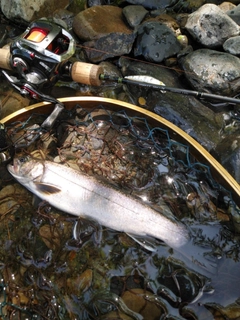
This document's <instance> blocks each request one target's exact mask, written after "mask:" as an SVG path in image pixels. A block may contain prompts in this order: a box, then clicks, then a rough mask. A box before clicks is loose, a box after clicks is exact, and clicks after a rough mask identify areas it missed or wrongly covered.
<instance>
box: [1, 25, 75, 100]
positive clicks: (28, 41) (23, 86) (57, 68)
mask: <svg viewBox="0 0 240 320" xmlns="http://www.w3.org/2000/svg"><path fill="white" fill-rule="evenodd" d="M74 53H75V40H74V38H73V37H72V35H71V34H70V33H69V32H68V31H66V30H65V29H63V28H62V27H61V26H59V25H56V24H54V23H51V22H49V21H47V20H38V21H35V22H33V23H31V24H30V25H29V27H28V28H27V29H26V31H25V32H24V33H23V34H22V35H21V36H20V37H19V38H17V39H16V40H15V41H13V42H12V43H11V45H10V61H9V64H10V68H11V69H12V70H13V71H14V72H15V73H16V77H14V76H12V75H10V74H9V73H7V72H6V71H3V74H4V75H5V76H6V78H7V79H8V80H9V81H10V83H11V84H12V85H13V86H14V87H15V88H16V89H17V90H18V91H20V93H21V94H30V96H31V97H32V98H41V93H40V91H39V90H42V89H43V88H47V87H50V86H52V85H54V84H55V83H56V82H57V81H58V79H59V78H60V76H61V73H62V70H61V68H62V67H63V66H64V64H66V62H67V61H68V60H69V58H70V57H72V55H73V54H74ZM41 100H42V99H41Z"/></svg>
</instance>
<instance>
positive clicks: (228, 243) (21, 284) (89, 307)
mask: <svg viewBox="0 0 240 320" xmlns="http://www.w3.org/2000/svg"><path fill="white" fill-rule="evenodd" d="M45 119H46V115H39V114H32V115H31V116H30V117H29V118H28V119H27V120H26V121H23V122H20V121H17V122H14V123H11V124H9V125H8V126H7V127H6V131H7V136H8V139H9V141H11V143H12V144H13V145H14V147H15V148H16V155H17V156H22V155H23V156H25V155H28V156H29V155H30V156H32V157H34V158H40V159H41V160H43V161H44V160H46V159H47V160H50V161H54V162H57V163H61V164H63V165H67V166H70V167H72V168H74V169H76V170H78V171H81V172H84V173H87V174H88V175H94V176H97V177H98V178H101V179H103V180H104V181H107V183H109V184H110V185H112V186H113V187H114V188H118V189H120V190H121V191H123V192H125V193H126V194H131V196H134V197H137V198H138V199H139V201H144V203H146V204H148V205H151V206H152V207H153V208H154V209H155V210H156V211H158V210H159V211H161V212H162V211H164V212H166V214H167V215H168V216H169V218H171V219H172V218H177V219H179V220H184V221H185V223H187V224H188V225H189V226H190V227H192V229H193V230H195V229H196V230H197V231H196V232H195V233H194V237H195V238H196V242H198V243H200V244H201V245H203V247H204V246H208V248H211V250H214V254H215V255H216V252H221V254H222V253H223V248H224V256H225V257H228V258H231V259H230V260H231V261H237V260H238V258H239V248H238V245H236V243H235V240H234V234H235V233H236V232H238V229H237V226H238V223H239V211H238V208H237V206H236V205H235V203H234V202H233V201H232V198H231V194H230V192H229V191H228V190H225V189H224V188H223V187H222V186H221V185H219V184H218V183H217V182H216V181H215V180H214V179H213V178H212V176H211V173H210V169H209V167H208V166H206V165H205V164H202V163H199V162H198V161H197V160H196V159H195V158H194V157H193V156H192V155H191V154H190V152H189V148H188V146H187V145H184V144H181V143H178V142H177V141H175V140H173V139H172V138H171V137H170V135H169V133H168V131H167V130H165V129H162V128H161V127H154V128H153V127H151V125H150V124H149V123H148V122H147V120H146V119H145V118H143V117H138V116H136V117H132V116H131V117H130V116H129V115H128V113H127V112H126V111H125V110H123V111H117V112H115V111H110V110H107V109H106V108H105V107H103V106H98V107H97V108H94V109H92V110H89V109H85V108H83V107H81V106H80V105H76V106H75V108H73V109H72V110H70V111H67V110H64V111H63V112H62V113H61V115H60V116H59V118H58V119H57V121H56V123H55V125H54V126H53V128H52V129H51V130H50V131H44V130H43V129H42V128H41V124H42V123H43V121H44V120H45ZM1 171H2V172H1V178H0V188H1V191H0V212H1V215H0V234H1V236H0V241H1V249H0V257H1V262H0V263H1V276H2V280H1V281H2V282H1V286H0V291H1V292H0V293H1V305H0V307H1V308H0V317H1V318H2V319H82V320H84V319H99V318H100V317H103V316H104V315H107V314H109V313H110V312H112V314H113V315H115V316H116V315H117V316H118V317H119V319H125V318H124V316H123V315H124V314H125V315H128V316H129V317H131V318H132V319H141V317H140V314H141V312H142V310H143V309H144V308H143V307H141V301H140V300H139V299H140V298H141V299H143V300H144V303H145V305H147V306H148V307H149V308H153V307H155V308H156V311H155V312H156V315H157V316H159V317H160V316H163V315H165V316H166V315H167V314H176V310H177V311H178V314H179V315H182V314H183V311H182V306H183V305H185V304H186V305H187V304H188V303H190V302H193V301H195V299H196V297H197V296H198V295H199V293H200V292H204V290H205V289H206V288H208V285H209V279H208V278H207V277H205V276H204V275H200V274H198V273H196V272H194V271H192V270H189V269H188V267H187V265H186V264H185V263H184V262H180V260H178V259H179V256H178V255H177V256H176V257H175V256H174V255H173V256H172V257H170V258H169V252H170V251H169V249H170V248H169V247H168V246H166V245H164V244H163V243H161V242H158V241H156V243H155V245H156V246H157V248H158V250H157V253H149V252H148V251H147V250H146V248H144V247H143V246H141V245H139V244H136V242H135V241H134V240H133V239H132V238H130V237H128V236H127V235H125V234H123V233H119V232H117V231H114V230H109V229H107V228H104V227H103V229H102V226H99V225H98V224H97V223H96V222H95V221H87V220H84V219H83V220H81V222H80V220H79V219H78V218H77V217H73V216H71V215H68V214H65V213H63V212H61V211H59V210H57V209H56V208H52V207H50V206H49V205H48V204H47V203H43V202H40V203H38V204H32V195H31V193H30V192H28V191H27V190H25V188H23V187H22V186H20V185H19V184H18V183H16V182H15V181H13V180H11V177H10V176H9V174H8V172H7V170H6V168H1ZM63 201H67V199H63ZM126 223H127V222H126ZM213 223H214V224H216V226H217V233H218V236H216V234H214V235H213V236H211V237H210V236H209V235H208V234H207V232H205V228H206V227H207V226H208V225H212V224H213ZM196 226H197V228H196ZM73 230H74V232H75V236H73ZM76 234H77V235H76ZM99 234H101V237H99ZM219 237H220V238H221V239H220V238H219ZM135 240H136V239H135ZM143 242H144V241H143ZM226 248H227V249H226ZM180 258H182V257H181V256H180ZM180 270H181V271H180ZM166 274H167V276H164V275H166ZM166 279H168V280H166ZM226 282H227V279H226ZM190 283H191V285H190ZM187 287H188V288H189V289H188V290H187V291H186V288H187ZM222 287H224V281H223V285H222ZM163 289H164V290H163ZM231 290H233V289H232V288H231ZM129 292H130V293H129ZM169 292H171V294H170V295H169ZM186 292H187V293H186ZM232 292H233V291H231V293H232ZM139 297H140V298H139ZM221 299H223V301H224V295H223V296H222V297H221ZM221 299H219V297H218V296H217V297H216V300H214V302H217V303H221ZM131 301H135V302H136V305H139V306H140V307H139V309H137V307H136V308H133V309H132V307H131V306H132V304H131ZM205 310H206V309H205ZM188 312H190V311H189V310H188ZM201 312H202V311H201ZM205 312H207V311H205ZM198 316H199V319H200V317H201V316H202V314H201V315H199V314H197V315H196V314H195V311H194V310H193V311H192V315H191V312H190V313H189V314H188V319H196V317H198ZM194 317H195V318H194ZM103 319H104V318H103ZM149 319H150V318H149Z"/></svg>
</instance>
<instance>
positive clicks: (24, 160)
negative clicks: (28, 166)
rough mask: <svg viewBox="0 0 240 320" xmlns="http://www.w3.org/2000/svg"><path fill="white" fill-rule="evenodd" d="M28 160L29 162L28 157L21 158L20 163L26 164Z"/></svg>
mask: <svg viewBox="0 0 240 320" xmlns="http://www.w3.org/2000/svg"><path fill="white" fill-rule="evenodd" d="M27 160H28V157H21V158H19V162H21V163H25V162H27Z"/></svg>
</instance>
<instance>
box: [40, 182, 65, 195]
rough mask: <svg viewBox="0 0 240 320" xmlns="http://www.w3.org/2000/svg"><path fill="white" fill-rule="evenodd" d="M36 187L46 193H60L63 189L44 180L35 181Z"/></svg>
mask: <svg viewBox="0 0 240 320" xmlns="http://www.w3.org/2000/svg"><path fill="white" fill-rule="evenodd" d="M34 184H35V186H36V189H37V190H38V191H39V192H41V193H44V194H54V193H58V192H60V191H61V189H59V188H58V187H56V186H54V185H51V184H46V183H42V182H34Z"/></svg>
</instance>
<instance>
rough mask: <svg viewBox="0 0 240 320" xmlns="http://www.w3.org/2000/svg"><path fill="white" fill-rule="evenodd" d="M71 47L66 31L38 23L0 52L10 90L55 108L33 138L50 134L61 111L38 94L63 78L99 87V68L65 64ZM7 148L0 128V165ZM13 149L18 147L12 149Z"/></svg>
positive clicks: (6, 157)
mask: <svg viewBox="0 0 240 320" xmlns="http://www.w3.org/2000/svg"><path fill="white" fill-rule="evenodd" d="M75 47H76V44H75V40H74V38H73V37H72V35H71V34H70V33H69V32H68V31H66V30H65V29H63V28H62V27H61V26H59V25H56V24H54V23H51V22H49V21H48V20H45V19H44V20H43V19H41V20H38V21H35V22H32V23H31V24H30V25H29V27H28V28H27V29H26V31H25V32H24V33H23V34H22V35H21V36H20V37H19V38H17V39H16V40H14V41H13V42H12V43H11V45H10V48H9V47H4V48H1V49H0V68H1V69H5V70H2V73H3V74H4V75H5V77H6V78H7V79H8V81H9V82H10V83H11V84H12V86H13V87H14V88H15V89H17V90H18V91H19V92H20V93H21V94H22V95H29V96H30V97H31V98H33V99H38V100H42V101H46V102H51V103H53V104H55V108H54V110H53V112H52V113H51V114H50V115H49V116H48V118H47V119H46V120H45V121H44V122H43V123H42V125H41V126H40V127H39V128H37V129H38V130H37V134H34V136H35V138H37V137H38V136H39V135H40V134H41V132H42V131H48V130H50V129H51V127H52V126H53V125H54V123H55V121H56V119H57V117H58V115H59V114H60V113H61V112H62V110H63V109H64V106H63V104H62V103H60V102H59V101H58V100H57V99H55V98H53V97H51V96H49V95H47V94H44V93H43V92H42V90H44V89H48V88H51V87H52V86H53V85H54V84H55V83H56V82H57V81H58V80H59V79H61V77H65V76H69V77H70V78H71V79H72V80H73V81H76V82H80V83H83V84H88V85H93V86H99V85H101V80H100V74H101V73H102V72H103V70H102V67H100V66H97V65H94V64H90V63H85V62H80V61H77V62H74V63H71V62H70V61H69V58H71V57H72V56H73V54H74V53H75ZM6 69H7V70H9V71H11V72H8V71H6ZM35 129H36V128H35ZM32 132H36V130H34V129H32V128H31V127H30V128H29V130H27V134H26V135H29V137H31V136H32ZM29 137H28V138H29ZM28 140H29V139H27V141H28ZM27 143H31V141H30V142H29V141H28V142H27ZM20 146H22V145H21V143H20ZM10 148H11V147H10V146H9V145H7V142H6V136H5V129H4V127H3V126H1V124H0V164H6V163H7V162H8V161H9V159H11V155H12V152H10ZM14 148H18V146H17V145H15V146H14Z"/></svg>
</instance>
